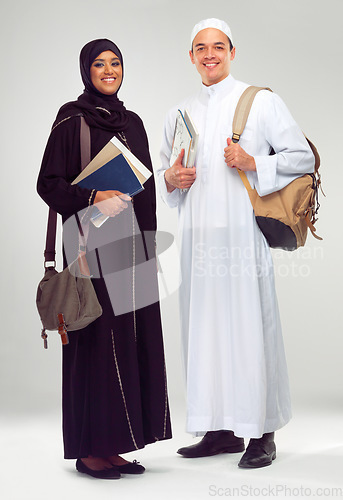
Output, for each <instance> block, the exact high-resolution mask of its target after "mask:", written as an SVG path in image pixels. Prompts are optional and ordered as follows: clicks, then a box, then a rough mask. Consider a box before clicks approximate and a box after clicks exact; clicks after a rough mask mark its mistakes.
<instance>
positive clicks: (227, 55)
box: [189, 28, 235, 87]
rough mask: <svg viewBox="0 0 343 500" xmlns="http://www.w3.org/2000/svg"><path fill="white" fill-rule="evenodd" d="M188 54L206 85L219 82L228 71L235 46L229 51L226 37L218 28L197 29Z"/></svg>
mask: <svg viewBox="0 0 343 500" xmlns="http://www.w3.org/2000/svg"><path fill="white" fill-rule="evenodd" d="M189 55H190V58H191V61H192V63H193V64H195V67H196V69H197V70H198V72H199V73H200V75H201V78H202V83H203V84H204V85H206V86H207V87H208V86H210V85H214V84H215V83H219V82H221V81H222V80H224V78H226V77H227V76H228V75H229V73H230V66H231V61H233V59H234V57H235V47H234V48H233V49H232V50H231V52H230V42H229V39H228V37H227V36H226V35H225V33H223V32H222V31H220V30H217V29H215V28H206V29H204V30H201V31H199V33H198V34H197V35H196V37H195V38H194V40H193V51H191V50H190V51H189Z"/></svg>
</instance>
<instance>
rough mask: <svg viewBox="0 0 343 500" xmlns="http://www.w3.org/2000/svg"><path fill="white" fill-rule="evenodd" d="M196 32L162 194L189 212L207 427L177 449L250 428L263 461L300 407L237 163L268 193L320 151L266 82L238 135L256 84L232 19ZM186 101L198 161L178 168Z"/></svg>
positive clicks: (191, 304) (235, 444) (251, 456)
mask: <svg viewBox="0 0 343 500" xmlns="http://www.w3.org/2000/svg"><path fill="white" fill-rule="evenodd" d="M191 42H192V45H191V50H190V58H191V61H192V63H193V64H194V65H195V67H196V69H197V71H198V72H199V74H200V76H201V79H202V86H201V88H200V90H199V92H197V94H196V95H194V96H193V97H190V98H188V99H186V100H185V101H184V102H183V103H181V104H179V105H178V106H176V107H175V108H173V109H172V110H171V111H170V112H169V113H168V115H167V118H166V122H165V129H164V137H163V144H162V149H161V158H162V166H161V168H160V169H159V171H158V176H159V184H160V189H161V193H162V197H163V199H164V200H165V202H166V203H167V204H168V205H169V206H170V207H178V212H179V230H180V243H181V247H180V252H181V259H180V260H181V273H182V284H181V288H180V318H181V333H182V346H183V356H184V362H185V370H186V382H187V431H188V432H190V433H192V434H195V435H197V436H203V438H202V440H201V441H200V442H199V443H197V444H195V445H192V446H188V447H185V448H181V449H180V450H178V453H180V454H181V455H183V456H184V457H189V458H193V457H199V456H210V455H215V454H217V453H225V452H227V453H230V452H239V451H244V449H245V447H244V438H250V441H249V444H248V447H247V449H246V451H245V453H244V455H243V457H242V458H241V460H240V462H239V464H238V465H239V466H240V467H242V468H257V467H263V466H266V465H270V464H271V463H272V460H273V459H274V458H275V456H276V453H275V442H274V431H276V430H277V429H280V428H281V427H283V426H284V425H285V424H286V423H287V422H288V421H289V419H290V418H291V406H290V395H289V386H288V376H287V367H286V361H285V354H284V347H283V341H282V333H281V327H280V319H279V312H278V305H277V298H276V294H275V285H274V274H273V263H272V258H271V253H270V249H269V246H268V244H267V242H266V239H265V238H264V236H263V234H262V233H261V231H260V229H259V228H258V226H257V224H256V220H255V217H254V213H253V209H252V206H251V203H250V200H249V196H248V194H247V192H246V189H245V187H244V185H243V183H242V181H241V179H240V177H239V175H238V172H237V169H238V168H239V169H241V170H244V171H245V172H246V174H247V176H248V179H249V181H250V183H251V184H252V185H253V186H255V187H256V189H257V191H258V193H259V194H260V195H261V196H263V195H266V194H268V193H271V192H274V191H277V190H279V189H281V188H282V187H284V186H286V185H287V184H289V183H290V182H291V181H292V180H294V179H295V178H296V177H298V176H301V175H303V174H304V173H307V172H313V168H314V157H313V154H312V152H311V150H310V148H309V146H308V144H307V141H306V139H305V137H304V135H303V134H302V132H301V130H300V129H299V127H298V125H297V124H296V123H295V121H294V119H293V118H292V116H291V114H290V113H289V111H288V109H287V108H286V106H285V104H284V103H283V101H282V100H281V99H280V97H278V96H277V95H276V94H275V93H272V92H269V91H265V90H263V91H260V92H259V93H258V95H257V96H256V98H255V100H254V103H253V105H252V108H251V111H250V114H249V117H248V121H247V124H246V127H245V129H244V132H243V134H242V136H241V139H240V144H234V143H233V142H231V140H230V138H231V136H232V120H233V116H234V112H235V108H236V105H237V102H238V100H239V98H240V96H241V95H242V93H243V91H244V90H245V89H246V88H247V87H248V85H247V84H245V83H242V82H239V81H236V80H235V79H234V78H233V77H232V76H231V74H230V66H231V62H232V60H233V59H234V57H235V48H234V46H233V41H232V34H231V31H230V28H229V27H228V25H227V24H226V23H225V22H223V21H220V20H218V19H206V20H204V21H201V22H200V23H198V24H197V25H196V26H195V27H194V29H193V32H192V37H191ZM178 109H181V110H182V111H184V110H185V109H187V110H188V111H189V113H190V116H191V118H192V120H193V122H194V124H195V126H196V128H197V129H198V132H199V142H198V149H197V154H196V159H195V166H194V167H193V168H183V167H182V156H183V153H181V154H180V155H179V157H178V159H177V160H176V162H175V163H174V164H173V166H172V167H170V166H169V159H170V156H171V149H172V141H173V134H174V129H175V120H176V115H177V110H178ZM271 148H273V150H274V151H275V153H276V154H275V155H274V154H273V155H270V154H269V153H270V151H271ZM187 188H188V190H187ZM185 190H186V192H185Z"/></svg>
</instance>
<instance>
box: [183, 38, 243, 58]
mask: <svg viewBox="0 0 343 500" xmlns="http://www.w3.org/2000/svg"><path fill="white" fill-rule="evenodd" d="M226 36H227V35H226ZM227 39H228V40H229V45H230V52H231V51H232V49H233V45H232V42H231V40H230V38H229V37H227ZM193 41H194V40H193ZM191 51H192V54H193V42H192V47H191Z"/></svg>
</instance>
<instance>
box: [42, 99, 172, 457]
mask: <svg viewBox="0 0 343 500" xmlns="http://www.w3.org/2000/svg"><path fill="white" fill-rule="evenodd" d="M62 109H65V108H62ZM66 109H67V111H68V112H69V113H70V115H76V114H77V113H79V112H80V109H78V108H75V109H74V104H73V103H71V104H70V105H68V106H67V108H66ZM126 113H127V114H126V116H127V117H128V123H127V126H126V127H125V136H126V139H127V142H128V144H129V146H130V149H131V150H132V152H133V154H135V156H137V157H138V158H139V159H140V160H141V162H142V163H143V164H144V165H145V166H146V167H147V168H149V169H150V170H151V169H152V167H151V160H150V155H149V149H148V142H147V137H146V134H145V130H144V127H143V124H142V121H141V120H140V118H139V117H138V116H137V115H135V114H134V113H132V112H126ZM67 114H68V113H67ZM86 119H87V116H86ZM57 122H58V120H57ZM79 130H80V118H79V117H78V116H72V117H71V118H69V119H67V120H64V121H63V122H62V123H60V124H59V125H58V126H57V127H56V128H54V129H53V131H52V133H51V135H50V138H49V141H48V144H47V147H46V151H45V154H44V158H43V162H42V167H41V171H40V175H39V178H38V185H37V189H38V192H39V194H40V196H41V197H42V198H43V199H44V201H46V203H47V204H48V205H49V206H50V207H52V208H53V209H54V210H56V211H57V212H59V213H60V214H62V218H63V221H64V222H66V221H67V219H68V218H69V217H71V216H73V214H75V213H77V212H79V211H82V209H85V208H86V207H87V206H88V204H89V202H91V203H92V202H93V198H94V194H93V196H92V192H91V191H90V190H88V189H82V188H79V187H78V186H71V185H70V183H71V181H72V180H73V179H74V178H75V177H76V176H77V175H78V174H79V172H80V138H79ZM90 131H91V157H92V158H93V157H94V156H95V155H96V154H97V153H98V152H99V151H100V150H101V149H102V148H103V146H104V145H105V144H106V143H107V142H108V141H109V140H110V139H111V137H112V136H113V135H115V134H114V133H113V132H111V131H106V130H103V129H100V128H97V127H93V126H91V128H90ZM144 187H145V189H144V191H142V192H141V193H139V194H137V195H136V196H135V197H134V203H133V205H132V206H131V204H130V203H129V205H130V206H129V207H128V208H127V209H126V210H125V211H124V212H123V213H122V214H123V215H122V214H120V215H119V216H116V217H114V218H111V219H109V220H108V221H106V222H105V223H104V224H103V226H102V227H101V228H100V229H95V228H94V227H92V225H90V228H91V229H90V233H89V242H90V245H91V246H92V248H96V247H97V240H98V239H99V237H100V235H104V234H106V235H105V238H107V239H108V235H110V236H111V235H112V234H113V238H112V240H113V239H115V237H116V234H117V229H118V227H119V226H120V225H123V224H131V221H132V220H134V219H132V216H133V217H134V218H136V227H139V231H140V233H141V234H143V236H144V235H145V234H146V235H147V237H146V238H143V241H144V245H142V244H141V243H140V242H141V241H142V238H141V236H138V237H136V238H135V245H136V247H135V250H136V255H135V257H136V260H135V261H134V262H135V263H136V264H137V262H143V261H144V260H148V259H149V258H151V256H153V255H154V237H153V235H154V232H155V231H156V215H155V208H156V206H155V186H154V180H153V178H152V177H151V178H150V179H149V180H148V181H147V182H146V183H145V185H144ZM132 210H134V214H133V213H132ZM118 225H119V226H118ZM137 225H138V226H137ZM110 239H111V238H110ZM132 245H133V238H132V237H129V238H126V239H125V240H121V241H120V242H119V243H118V242H117V243H110V244H108V245H107V246H106V252H107V255H111V256H112V255H113V261H114V268H115V267H116V266H117V267H118V266H119V267H118V269H124V268H125V269H129V271H128V272H127V273H126V274H125V276H124V277H121V278H120V279H121V281H118V282H117V283H115V285H114V286H117V288H119V290H122V291H123V293H124V292H125V288H127V289H132V286H133V283H134V284H135V286H136V287H137V288H138V287H140V288H141V289H142V288H143V289H144V287H147V288H149V289H151V288H156V289H157V273H156V267H154V266H153V267H152V268H151V267H149V269H150V273H149V276H148V278H146V276H145V278H144V279H146V281H145V282H143V283H137V282H135V280H137V276H133V275H132V272H134V267H135V266H134V262H133V257H132ZM91 254H92V252H91ZM128 256H129V257H128ZM137 259H138V261H137ZM89 263H90V267H91V272H92V274H93V275H94V278H93V280H92V281H93V284H94V287H95V290H96V293H97V296H98V298H99V301H100V303H101V305H102V308H103V314H102V316H101V317H100V318H98V319H97V320H96V321H95V322H93V323H92V324H90V325H89V326H88V327H87V328H84V329H83V330H79V331H76V332H70V333H69V345H66V346H63V436H64V450H65V458H81V457H87V456H88V455H93V456H97V457H108V456H111V455H116V454H119V453H124V452H129V451H132V450H135V449H138V448H142V447H144V445H145V444H148V443H152V442H154V441H157V440H162V439H168V438H170V437H171V428H170V418H169V408H168V399H167V386H166V375H165V363H164V352H163V340H162V330H161V319H160V310H159V303H158V302H155V303H152V304H150V305H147V306H146V307H142V308H140V309H137V310H136V312H135V313H134V312H132V308H131V310H130V308H128V312H126V313H123V314H115V313H114V312H113V307H112V306H113V303H112V302H113V301H112V302H111V297H110V296H109V293H108V291H107V286H106V284H105V279H104V276H105V275H106V274H108V272H111V269H110V270H104V269H101V265H100V267H99V265H98V264H99V263H98V261H97V259H96V258H95V256H94V252H93V257H92V255H90V259H89ZM64 265H65V266H66V265H67V262H66V260H65V261H64ZM151 269H152V271H151ZM131 270H132V272H131ZM113 276H114V275H113ZM105 278H106V276H105ZM114 279H115V278H114ZM125 280H126V281H125Z"/></svg>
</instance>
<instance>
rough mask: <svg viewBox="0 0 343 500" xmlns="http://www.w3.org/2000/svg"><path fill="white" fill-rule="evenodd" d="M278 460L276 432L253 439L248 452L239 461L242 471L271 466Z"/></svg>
mask: <svg viewBox="0 0 343 500" xmlns="http://www.w3.org/2000/svg"><path fill="white" fill-rule="evenodd" d="M275 458H276V446H275V442H274V432H268V433H267V434H263V436H262V437H261V438H259V439H255V438H252V439H250V441H249V444H248V446H247V451H246V452H245V453H244V455H243V456H242V458H241V460H240V461H239V464H238V467H240V468H241V469H258V468H259V467H266V466H267V465H271V464H272V462H273V460H275Z"/></svg>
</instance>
